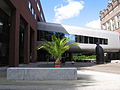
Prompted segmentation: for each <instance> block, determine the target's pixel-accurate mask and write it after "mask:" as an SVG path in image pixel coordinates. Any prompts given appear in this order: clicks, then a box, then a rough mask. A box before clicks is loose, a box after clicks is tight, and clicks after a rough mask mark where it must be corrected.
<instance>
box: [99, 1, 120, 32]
mask: <svg viewBox="0 0 120 90" xmlns="http://www.w3.org/2000/svg"><path fill="white" fill-rule="evenodd" d="M100 21H101V29H104V30H110V31H117V32H120V0H108V5H107V8H105V9H104V10H103V11H100Z"/></svg>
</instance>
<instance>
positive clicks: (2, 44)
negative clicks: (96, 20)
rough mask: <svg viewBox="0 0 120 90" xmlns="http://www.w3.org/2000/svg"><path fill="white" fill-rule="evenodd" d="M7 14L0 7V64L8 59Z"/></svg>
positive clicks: (3, 63)
mask: <svg viewBox="0 0 120 90" xmlns="http://www.w3.org/2000/svg"><path fill="white" fill-rule="evenodd" d="M9 29H10V28H9V16H8V15H7V14H6V13H4V11H2V9H0V66H4V65H8V62H9V61H8V60H9Z"/></svg>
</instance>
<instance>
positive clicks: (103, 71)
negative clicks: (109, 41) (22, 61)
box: [0, 63, 120, 90]
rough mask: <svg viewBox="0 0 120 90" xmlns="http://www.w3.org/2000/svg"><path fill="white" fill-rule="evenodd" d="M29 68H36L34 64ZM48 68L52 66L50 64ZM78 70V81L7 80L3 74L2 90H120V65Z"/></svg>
mask: <svg viewBox="0 0 120 90" xmlns="http://www.w3.org/2000/svg"><path fill="white" fill-rule="evenodd" d="M81 64H83V63H79V64H78V63H77V65H81ZM38 65H39V64H38ZM68 65H69V66H70V65H71V64H70V63H68ZM68 65H66V66H65V67H67V66H68ZM77 65H76V64H75V65H73V66H77ZM21 66H22V65H21ZM24 66H25V65H24ZM29 66H33V67H35V66H34V65H33V64H31V65H29ZM29 66H27V67H29ZM48 66H50V65H49V64H48ZM70 67H71V66H70ZM77 68H78V71H77V72H78V80H52V81H20V80H6V77H5V75H4V74H3V75H1V77H0V90H120V63H109V64H103V65H95V64H94V63H92V64H88V66H87V65H86V66H84V67H83V66H82V65H81V66H80V67H79V66H77ZM4 70H5V69H4ZM4 70H3V72H4Z"/></svg>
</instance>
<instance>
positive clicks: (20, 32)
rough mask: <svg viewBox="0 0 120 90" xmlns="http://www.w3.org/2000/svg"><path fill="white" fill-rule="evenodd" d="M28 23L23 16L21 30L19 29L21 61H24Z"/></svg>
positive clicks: (21, 62)
mask: <svg viewBox="0 0 120 90" xmlns="http://www.w3.org/2000/svg"><path fill="white" fill-rule="evenodd" d="M26 25H27V23H26V22H25V20H24V19H23V18H22V17H21V18H20V31H19V63H20V64H23V63H24V37H25V29H26Z"/></svg>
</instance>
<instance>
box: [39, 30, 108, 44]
mask: <svg viewBox="0 0 120 90" xmlns="http://www.w3.org/2000/svg"><path fill="white" fill-rule="evenodd" d="M37 33H38V35H37V36H38V41H42V40H48V41H51V36H52V35H53V34H55V35H56V36H57V37H58V38H63V37H67V38H69V39H70V42H79V43H85V44H97V43H99V44H103V45H107V44H108V40H107V39H104V38H97V37H89V36H80V35H73V34H66V33H59V32H48V31H39V30H38V31H37Z"/></svg>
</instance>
